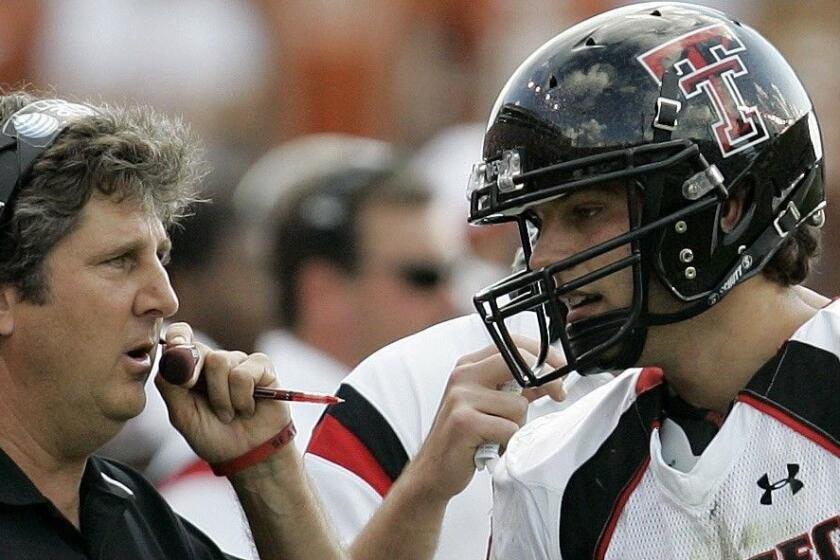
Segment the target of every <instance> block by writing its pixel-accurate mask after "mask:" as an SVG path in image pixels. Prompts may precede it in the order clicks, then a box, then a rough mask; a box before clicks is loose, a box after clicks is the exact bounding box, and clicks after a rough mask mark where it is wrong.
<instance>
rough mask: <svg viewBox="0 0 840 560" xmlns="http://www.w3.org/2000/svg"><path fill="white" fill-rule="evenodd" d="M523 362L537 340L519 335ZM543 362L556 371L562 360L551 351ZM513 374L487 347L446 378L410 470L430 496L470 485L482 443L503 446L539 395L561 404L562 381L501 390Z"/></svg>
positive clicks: (535, 349)
mask: <svg viewBox="0 0 840 560" xmlns="http://www.w3.org/2000/svg"><path fill="white" fill-rule="evenodd" d="M515 340H516V344H517V346H518V347H519V350H520V352H521V353H522V355H523V357H525V358H526V359H528V358H533V357H534V356H535V355H536V353H537V352H538V350H539V342H537V341H535V340H533V339H528V338H525V337H517V338H516V339H515ZM546 361H547V363H548V364H549V365H550V366H552V367H554V368H559V367H562V366H563V365H565V360H564V358H563V356H562V355H561V354H560V353H559V352H557V351H556V350H554V349H551V350H550V351H549V355H548V357H547V360H546ZM512 379H513V376H512V375H511V373H510V370H509V369H508V366H507V364H506V363H505V361H504V359H503V358H502V356H501V355H500V354H499V352H498V349H497V348H496V346H488V347H487V348H484V349H482V350H479V351H478V352H474V353H472V354H468V355H466V356H464V357H462V358H461V359H460V360H458V363H457V365H456V367H455V369H454V371H453V372H452V375H451V376H450V378H449V382H448V384H447V386H446V390H445V392H444V395H443V399H442V401H441V404H440V407H439V408H438V413H437V417H436V418H435V422H434V424H433V425H432V429H431V431H430V433H429V436H428V437H427V438H426V441H425V442H424V444H423V447H422V448H421V449H420V452H419V453H418V454H417V456H416V457H415V458H414V460H413V461H412V464H411V468H412V470H413V471H414V473H413V475H412V476H414V477H415V480H417V483H418V484H420V485H421V486H422V487H423V488H424V491H425V492H428V496H430V497H436V498H439V499H442V500H448V499H449V498H451V497H452V496H455V495H456V494H458V493H460V492H461V491H462V490H463V489H464V488H466V486H467V484H469V482H470V480H471V479H472V476H473V474H474V473H475V463H474V462H473V457H474V455H475V451H476V449H477V448H478V446H479V445H481V444H482V443H484V442H488V441H493V442H499V443H500V444H501V445H502V446H504V445H506V444H507V442H508V440H509V439H510V438H511V436H512V435H513V434H514V433H515V432H516V431H517V430H518V429H519V428H520V427H521V426H522V424H523V423H524V422H525V419H526V415H527V411H528V403H529V402H530V401H533V400H535V399H537V398H539V397H541V396H543V395H546V394H548V395H550V396H551V397H552V398H553V399H555V400H558V401H559V400H563V398H565V394H564V392H563V384H562V380H557V381H554V382H552V383H547V384H545V385H543V386H541V387H538V388H533V389H526V390H524V391H523V392H522V394H517V393H511V392H506V391H500V390H499V389H500V388H501V387H502V385H504V384H505V383H507V382H509V381H511V380H512Z"/></svg>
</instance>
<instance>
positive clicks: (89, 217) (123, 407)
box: [4, 196, 178, 438]
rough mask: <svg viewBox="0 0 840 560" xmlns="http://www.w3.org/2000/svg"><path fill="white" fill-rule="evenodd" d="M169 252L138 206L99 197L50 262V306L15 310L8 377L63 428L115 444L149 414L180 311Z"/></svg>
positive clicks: (156, 223) (158, 227)
mask: <svg viewBox="0 0 840 560" xmlns="http://www.w3.org/2000/svg"><path fill="white" fill-rule="evenodd" d="M169 247H170V242H169V239H168V237H167V235H166V232H165V230H164V227H163V225H162V224H161V222H160V220H159V219H158V218H157V217H155V216H152V215H150V214H149V213H148V212H147V211H146V210H144V209H143V208H142V207H141V206H140V204H138V203H136V202H133V201H123V202H120V203H117V202H114V201H113V200H110V199H106V198H104V197H101V196H94V197H93V198H92V199H91V200H90V201H89V202H88V203H87V205H86V206H85V207H84V208H83V210H82V212H81V214H80V216H79V223H78V225H77V227H76V229H75V230H74V231H73V232H72V233H70V234H69V235H68V236H67V237H65V238H64V239H63V240H62V241H60V242H59V243H58V244H57V245H56V246H55V247H54V248H53V250H52V251H51V252H50V254H49V255H48V256H47V258H46V261H45V263H44V266H45V273H46V277H47V284H48V296H47V302H46V303H45V304H43V305H35V304H32V303H30V302H25V301H16V302H14V303H13V309H12V313H11V318H12V320H13V325H12V331H11V333H4V334H7V335H8V336H7V340H6V345H7V348H6V350H5V352H4V353H5V355H6V356H7V362H13V363H9V370H10V371H11V372H12V374H13V375H15V376H16V379H17V380H18V382H19V384H20V383H26V384H27V387H28V389H29V390H32V391H37V392H38V394H39V396H40V397H42V400H41V402H42V404H43V406H45V407H51V409H52V410H51V418H55V419H56V420H57V421H61V422H64V424H63V425H62V427H61V428H62V429H69V430H70V433H76V430H82V431H81V432H80V433H84V434H90V436H91V437H93V438H97V437H110V436H112V435H113V433H110V432H115V431H116V430H117V429H119V427H120V426H121V425H122V423H123V422H124V421H125V420H128V419H129V418H132V417H133V416H136V415H137V414H139V413H140V412H141V411H142V410H143V407H144V406H145V402H146V398H145V392H144V384H145V381H146V379H147V377H148V375H149V372H150V371H151V367H152V360H153V357H154V353H155V351H156V349H157V345H156V341H157V340H158V335H159V331H160V328H161V323H162V321H163V319H164V318H165V317H169V316H170V315H172V314H174V313H175V311H176V310H177V309H178V300H177V298H176V297H175V293H174V292H173V290H172V287H171V285H170V283H169V277H168V275H167V272H166V270H165V269H164V264H165V260H166V259H167V258H168V252H169ZM6 330H8V326H7V328H6Z"/></svg>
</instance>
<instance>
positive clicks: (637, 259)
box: [470, 3, 840, 560]
mask: <svg viewBox="0 0 840 560" xmlns="http://www.w3.org/2000/svg"><path fill="white" fill-rule="evenodd" d="M823 174H824V172H823V150H822V146H821V139H820V131H819V127H818V124H817V119H816V116H815V114H814V109H813V106H812V103H811V101H810V99H809V97H808V95H807V93H806V92H805V89H804V88H803V86H802V84H801V83H800V81H799V79H798V78H797V76H796V74H795V73H794V71H793V70H792V69H791V67H790V66H789V65H788V64H787V62H786V61H785V60H784V58H783V57H782V56H781V55H780V54H779V53H778V51H777V50H776V49H775V48H774V47H773V46H772V45H770V44H769V43H768V42H767V41H766V40H765V39H764V38H762V37H761V36H760V35H759V34H758V33H757V32H756V31H755V30H753V29H751V28H750V27H748V26H747V25H745V24H743V23H741V22H739V21H736V20H733V19H731V18H729V17H728V16H726V15H725V14H723V13H721V12H719V11H716V10H712V9H709V8H705V7H700V6H692V5H688V4H667V3H656V4H634V5H630V6H626V7H623V8H619V9H616V10H612V11H609V12H606V13H604V14H601V15H599V16H596V17H594V18H591V19H589V20H587V21H584V22H582V23H580V24H578V25H576V26H574V27H572V28H570V29H568V30H567V31H565V32H563V33H561V34H560V35H558V36H557V37H555V38H554V39H552V40H550V41H549V42H548V43H546V44H545V45H543V46H542V47H541V48H539V49H538V50H537V51H536V52H535V53H533V54H532V55H531V56H530V57H529V58H528V59H527V60H526V61H525V62H524V63H523V64H522V65H521V66H520V67H519V69H517V70H516V72H515V73H514V74H513V76H512V77H511V78H510V80H509V82H508V83H507V85H506V86H505V87H504V89H503V91H502V93H501V94H500V96H499V98H498V100H497V102H496V104H495V106H494V109H493V111H492V114H491V117H490V123H489V126H488V130H487V133H486V136H485V142H484V161H482V162H481V163H480V164H479V165H477V166H476V167H475V169H474V172H473V176H472V179H471V191H470V193H471V194H470V196H471V220H472V221H473V222H474V223H495V222H499V221H511V220H512V221H515V222H516V223H518V224H519V227H520V231H521V235H522V239H523V245H524V249H525V252H526V254H527V256H528V259H529V266H528V268H527V270H525V271H522V272H520V273H517V274H514V275H513V276H511V277H509V278H508V279H506V280H504V281H502V282H499V283H498V284H496V285H494V286H491V287H489V288H487V289H486V290H484V291H483V292H481V293H480V294H478V295H477V296H476V301H477V304H478V307H479V311H480V314H481V315H482V317H483V318H484V322H485V324H486V325H487V326H488V328H489V329H490V332H491V335H492V336H493V338H494V340H495V342H496V343H497V345H498V347H499V350H500V353H501V355H502V357H503V358H504V359H505V361H506V363H507V364H508V365H509V366H510V368H511V369H512V371H513V372H514V374H515V376H516V377H517V379H518V381H519V382H520V383H521V384H522V385H523V386H526V387H529V386H539V385H542V384H544V383H546V382H548V381H551V380H553V379H556V378H558V377H561V376H563V375H565V374H567V373H568V372H570V371H572V370H576V371H577V372H579V373H582V374H586V373H587V372H591V371H602V370H617V371H621V370H624V371H623V373H620V374H619V375H618V377H617V378H616V379H615V380H613V381H612V382H610V383H607V384H605V385H602V386H601V387H599V388H597V389H595V390H594V391H593V392H591V393H590V394H588V395H586V396H585V397H583V398H582V399H580V400H579V401H577V402H576V403H574V404H572V405H571V406H570V407H568V408H567V409H565V410H563V411H560V412H557V413H555V414H552V415H548V416H545V417H542V418H540V419H538V420H536V421H534V422H532V423H530V424H527V425H526V426H525V427H524V428H523V429H522V430H520V431H519V432H518V433H517V434H516V435H515V436H514V437H513V438H512V439H511V440H510V442H509V445H508V448H507V451H506V453H505V454H504V455H503V457H502V459H501V461H500V463H499V466H498V468H497V469H496V471H495V473H494V487H495V493H494V511H493V537H492V545H491V556H492V557H493V558H499V559H501V558H516V559H518V560H525V559H541V560H545V559H561V558H564V559H567V560H568V559H583V558H607V559H610V558H621V559H625V560H626V559H640V560H641V559H645V560H649V559H653V558H672V559H686V560H687V559H691V558H703V559H727V560H729V559H735V558H738V559H752V560H759V559H761V560H772V559H787V558H838V557H840V556H838V550H840V548H838V542H840V541H838V539H839V538H840V537H839V535H840V517H838V510H840V302H834V303H831V301H830V300H829V299H828V298H826V297H823V296H821V295H819V294H816V293H814V292H812V291H809V290H807V289H805V288H803V287H801V286H799V284H800V283H801V282H802V281H803V280H804V279H805V278H806V276H807V274H808V271H809V266H810V262H811V259H812V257H813V256H814V254H815V252H816V250H817V248H818V241H819V238H818V229H819V227H821V226H822V224H823V222H824V211H823V209H824V207H825V193H824V187H823ZM521 314H533V315H535V316H536V317H537V318H538V320H537V322H538V324H539V325H540V331H541V339H542V343H541V348H542V350H541V351H538V352H532V353H531V354H525V353H522V352H520V351H519V350H518V349H517V346H516V344H514V343H513V342H514V341H513V339H512V338H511V336H510V335H509V329H508V324H509V323H510V322H511V321H512V319H513V318H514V317H516V316H518V315H521ZM554 338H557V339H558V340H559V343H560V345H562V347H563V350H564V351H565V356H566V364H565V365H563V366H562V367H559V368H555V367H551V366H548V365H547V364H545V363H544V360H542V359H541V358H542V357H543V356H545V355H546V354H547V348H548V347H549V344H550V342H551V341H552V340H553V339H554ZM534 356H536V358H534Z"/></svg>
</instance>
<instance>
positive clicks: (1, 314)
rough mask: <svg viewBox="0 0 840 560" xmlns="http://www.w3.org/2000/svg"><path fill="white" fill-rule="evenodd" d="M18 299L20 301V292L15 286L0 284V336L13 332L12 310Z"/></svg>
mask: <svg viewBox="0 0 840 560" xmlns="http://www.w3.org/2000/svg"><path fill="white" fill-rule="evenodd" d="M18 301H20V292H19V291H18V289H17V288H16V287H15V286H13V285H12V284H2V285H0V336H9V335H11V334H12V332H14V330H15V319H14V311H15V307H16V304H17V302H18Z"/></svg>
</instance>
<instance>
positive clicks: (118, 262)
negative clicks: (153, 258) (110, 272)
mask: <svg viewBox="0 0 840 560" xmlns="http://www.w3.org/2000/svg"><path fill="white" fill-rule="evenodd" d="M105 264H106V265H108V266H111V267H114V268H118V269H130V268H131V267H133V266H134V257H133V256H132V255H131V254H130V253H124V254H122V255H117V256H116V257H112V258H110V259H108V260H107V261H105Z"/></svg>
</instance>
